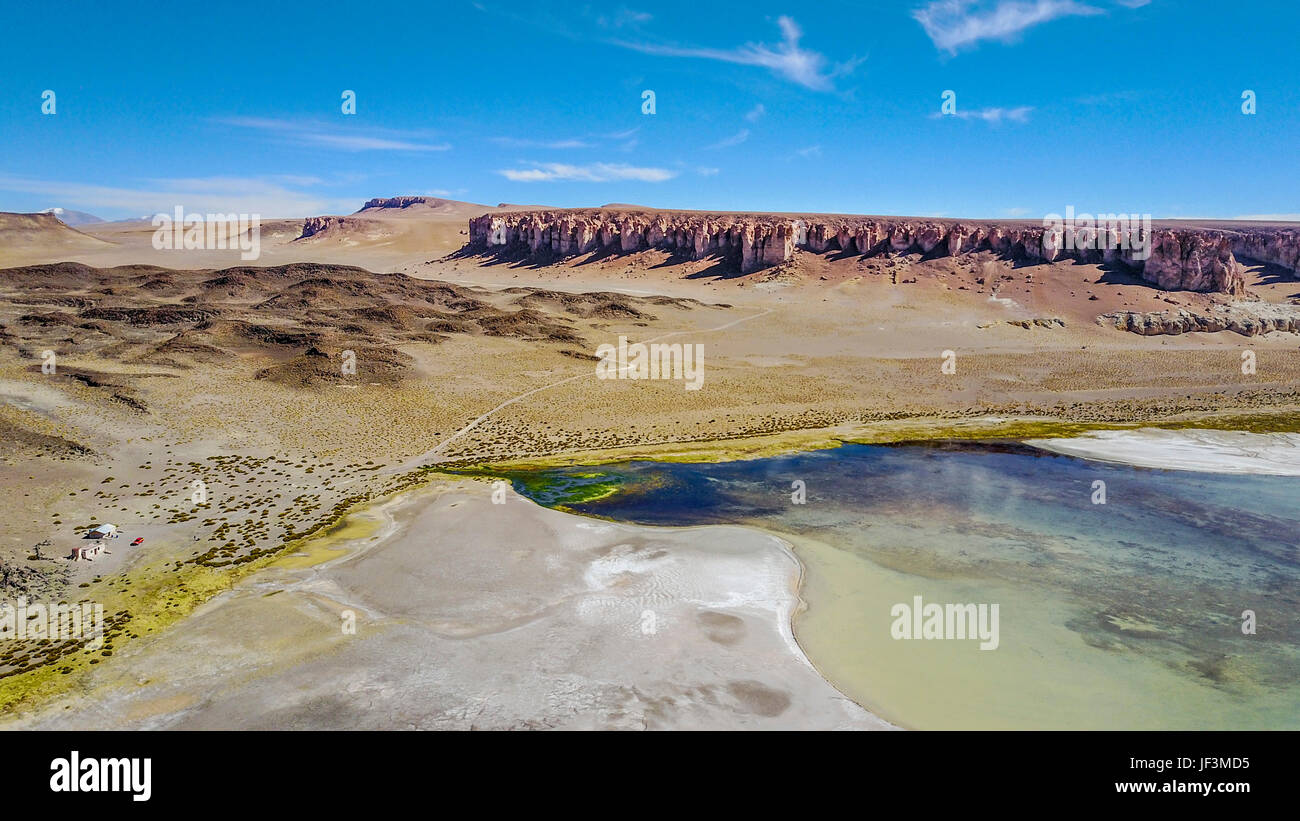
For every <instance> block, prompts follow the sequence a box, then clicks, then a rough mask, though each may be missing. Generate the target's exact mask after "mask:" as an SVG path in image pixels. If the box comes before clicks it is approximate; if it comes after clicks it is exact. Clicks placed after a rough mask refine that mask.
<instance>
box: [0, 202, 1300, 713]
mask: <svg viewBox="0 0 1300 821" xmlns="http://www.w3.org/2000/svg"><path fill="white" fill-rule="evenodd" d="M628 210H629V208H625V207H619V208H618V209H615V211H616V212H619V213H625V212H627V211H628ZM642 211H645V209H642ZM523 212H529V213H531V212H532V210H531V209H525V208H516V207H509V206H502V207H498V208H491V207H488V206H477V205H473V204H470V203H457V202H453V201H448V200H439V199H434V198H396V199H391V200H374V201H371V203H369V204H368V205H367V207H365V208H363V209H362V210H360V211H359V212H358V213H356V214H352V215H347V216H327V217H312V218H308V219H305V220H280V221H274V222H269V223H266V224H263V226H262V235H261V256H260V258H259V259H258V260H256V261H251V262H250V261H244V260H241V259H240V258H239V253H238V251H230V250H214V251H167V250H155V249H154V248H153V247H152V244H151V241H150V240H151V236H152V233H153V229H152V227H151V226H150V225H149V223H147V222H143V221H139V222H123V223H97V224H89V225H82V226H79V228H75V229H74V228H71V227H69V226H66V225H64V224H63V223H61V222H59V221H58V220H57V219H56V218H55V217H54V216H53V215H49V214H46V215H12V214H5V215H0V265H3V266H4V269H3V270H0V386H2V387H3V391H2V393H3V402H2V403H0V434H2V435H0V458H2V459H3V462H2V463H0V491H3V492H2V493H0V500H2V501H0V513H3V515H4V518H5V520H6V521H7V522H8V527H7V528H6V529H5V531H4V533H3V534H2V535H0V567H3V571H2V575H0V584H3V585H4V590H3V593H4V596H5V597H8V598H12V597H14V596H17V595H28V596H31V597H37V596H45V597H50V596H62V597H64V598H67V599H69V600H72V599H76V598H82V597H85V598H93V599H95V600H96V601H101V602H103V603H105V609H106V612H107V613H108V614H109V624H110V627H109V630H108V642H107V646H106V647H105V648H104V649H102V650H98V651H95V652H93V653H92V652H90V651H85V650H82V649H79V647H78V646H77V645H76V644H75V643H74V642H64V643H50V644H48V645H46V646H44V647H43V649H42V651H40V652H32V651H28V650H21V651H20V650H7V651H6V653H7V655H0V708H2V709H4V710H6V711H10V712H13V711H18V712H22V711H23V710H26V709H28V708H30V707H31V706H32V705H34V704H37V703H39V702H40V701H41V699H43V698H45V697H55V696H57V695H58V694H59V693H61V692H63V691H65V690H66V689H67V687H68V686H69V684H68V682H69V681H85V679H84V678H83V677H86V676H91V675H94V674H95V673H94V668H92V667H91V665H96V666H99V665H103V667H104V669H105V670H110V669H115V668H113V667H112V665H113V664H114V659H113V658H112V656H113V654H114V653H116V652H119V651H120V650H121V649H122V648H123V647H130V646H134V642H132V641H131V640H132V639H136V638H142V637H146V636H155V637H157V636H163V635H165V634H167V633H168V631H167V628H169V627H170V626H172V625H174V624H175V623H176V622H177V621H179V620H180V619H181V618H182V617H183V616H185V615H186V614H188V613H190V612H192V611H194V610H195V609H196V608H200V607H203V606H205V604H204V603H205V602H208V601H210V600H211V598H212V596H214V595H215V594H217V593H219V592H221V591H227V590H231V589H233V588H232V586H233V585H235V584H236V583H237V582H238V581H239V580H240V579H242V578H244V577H245V576H247V575H248V574H251V573H252V572H253V571H256V570H259V569H261V568H265V567H266V566H267V565H269V564H271V563H273V562H277V561H283V560H284V556H285V554H286V549H289V548H292V549H298V548H300V547H301V546H302V544H303V542H301V541H300V540H302V539H303V538H304V537H305V536H307V535H309V534H312V533H319V532H321V530H322V529H325V528H328V527H330V526H333V525H335V524H337V522H338V519H339V517H340V515H341V514H342V513H344V512H345V511H347V510H349V509H352V508H354V507H355V506H357V505H361V504H364V503H366V502H368V501H371V500H376V499H379V498H381V497H386V496H387V495H388V494H391V493H393V492H395V491H397V490H400V489H403V488H409V487H413V486H415V485H417V484H419V483H421V482H424V481H426V480H427V478H428V476H427V475H426V474H425V473H423V472H422V471H421V469H422V468H429V467H438V466H448V465H466V464H476V463H483V462H528V461H536V460H542V459H549V460H563V459H571V460H577V459H579V458H582V459H607V458H614V457H618V456H628V455H635V454H659V455H665V454H668V455H675V456H677V457H679V458H694V456H702V455H707V454H708V453H710V452H717V451H719V450H721V451H725V452H729V453H730V454H731V455H736V454H744V453H759V452H768V451H771V450H772V449H780V448H782V447H787V446H795V445H801V446H808V445H815V444H816V443H817V442H822V441H830V440H834V439H837V438H846V439H847V438H856V439H862V440H872V439H877V440H879V439H900V438H929V437H943V436H964V435H971V436H985V435H1000V432H1011V428H1009V427H1008V426H1012V427H1014V426H1016V425H1020V426H1022V427H1023V428H1024V432H1025V433H1027V434H1032V433H1035V432H1043V431H1047V432H1051V431H1052V430H1064V429H1068V428H1069V426H1070V425H1081V426H1091V427H1097V426H1107V425H1129V424H1134V423H1139V422H1144V423H1157V424H1174V423H1177V424H1200V425H1210V424H1212V422H1213V420H1214V419H1224V418H1229V417H1231V418H1232V419H1233V420H1234V424H1235V425H1236V426H1237V427H1245V428H1249V427H1251V426H1257V427H1259V428H1260V429H1268V430H1298V429H1300V428H1297V427H1296V420H1297V419H1300V390H1298V386H1300V336H1297V335H1296V333H1293V332H1291V331H1288V330H1270V329H1271V328H1294V327H1296V321H1297V320H1296V317H1297V316H1298V315H1300V279H1297V278H1296V275H1295V272H1294V270H1292V269H1288V268H1286V267H1285V266H1283V265H1280V264H1278V263H1276V262H1269V261H1262V260H1259V259H1253V258H1250V257H1245V256H1241V257H1240V258H1237V259H1235V260H1234V261H1233V264H1234V265H1236V266H1237V268H1235V269H1233V271H1234V272H1235V273H1234V274H1233V275H1234V276H1236V277H1239V287H1235V286H1234V287H1233V288H1231V289H1230V290H1231V291H1232V292H1211V291H1192V290H1166V289H1164V288H1162V287H1159V286H1158V285H1157V284H1153V283H1152V282H1148V281H1147V280H1145V279H1143V277H1142V276H1141V275H1139V273H1137V272H1135V271H1134V270H1132V269H1131V268H1129V267H1127V266H1125V265H1122V264H1117V263H1116V262H1115V261H1113V260H1111V261H1107V260H1104V259H1100V260H1089V259H1079V258H1061V259H1057V260H1053V261H1047V260H1044V259H1026V258H1023V256H1019V257H1018V256H1017V254H1015V253H1013V252H1011V251H1010V250H1008V249H1003V250H999V249H997V248H988V247H980V246H978V245H976V246H972V247H970V248H963V247H961V245H960V243H959V244H958V247H957V248H956V251H957V253H954V254H941V253H933V246H932V248H931V249H930V250H929V251H926V250H921V249H920V248H919V247H914V246H913V245H912V244H907V245H904V246H903V247H902V248H898V249H893V248H890V249H887V250H884V251H882V252H879V253H856V252H850V251H851V250H852V249H846V248H843V247H833V248H832V247H827V248H826V249H824V250H822V251H815V250H812V249H810V248H802V247H795V248H792V250H791V252H790V255H789V258H788V259H783V260H781V261H780V262H779V263H776V264H772V265H767V266H764V267H759V268H756V269H754V270H750V271H745V270H743V269H745V268H746V267H747V266H746V265H744V264H742V262H741V261H740V260H739V259H738V258H733V257H732V256H729V254H728V253H726V252H725V251H721V250H719V251H718V253H709V248H708V247H707V244H706V246H705V248H704V249H703V251H704V253H701V254H696V253H684V252H682V251H681V250H680V249H676V248H668V247H659V246H646V247H642V244H641V243H633V244H632V245H631V246H630V247H626V248H625V247H623V246H620V248H619V249H618V250H617V252H615V251H613V250H610V249H607V248H592V249H588V250H586V251H582V249H580V248H579V249H577V251H576V252H575V251H574V249H572V248H567V249H566V252H565V253H562V254H560V253H557V254H550V255H548V254H536V253H532V252H531V251H529V250H527V249H525V250H523V251H521V250H520V249H519V248H517V247H515V248H510V247H505V248H497V249H493V248H487V247H483V246H481V245H475V244H473V243H471V242H470V240H471V235H470V220H471V219H474V218H476V217H481V216H483V215H493V216H509V215H512V214H515V215H518V214H519V213H523ZM665 213H667V212H665ZM1015 227H1016V226H1009V228H1008V230H1010V229H1011V228H1015ZM1243 227H1244V228H1254V227H1256V226H1241V225H1236V226H1233V225H1227V224H1219V225H1214V226H1209V227H1208V228H1205V229H1204V230H1209V231H1225V230H1234V231H1235V230H1239V229H1242V228H1243ZM1283 229H1286V226H1282V227H1280V228H1279V230H1283ZM1157 230H1169V231H1183V230H1201V228H1198V227H1197V226H1188V225H1178V226H1160V225H1157ZM1225 247H1226V246H1225ZM714 250H718V249H714ZM1180 312H1181V313H1180ZM1130 316H1138V317H1139V319H1138V320H1132V319H1129V317H1130ZM1148 316H1155V317H1159V318H1158V319H1146V317H1148ZM1180 317H1182V319H1180ZM1187 317H1201V318H1202V319H1200V320H1191V319H1187ZM1207 317H1208V318H1211V319H1212V318H1214V317H1219V319H1218V320H1216V321H1210V320H1207V319H1205V318H1207ZM1099 318H1101V319H1100V320H1099ZM1265 320H1267V322H1266V321H1265ZM1268 322H1271V323H1272V324H1268ZM1121 328H1125V329H1131V330H1136V331H1137V332H1136V333H1135V332H1130V330H1121ZM1195 328H1206V329H1217V330H1193V329H1195ZM1185 331H1186V332H1185ZM620 336H626V337H627V338H628V340H630V341H633V342H635V341H645V342H649V341H653V340H658V339H664V340H665V341H671V342H680V343H686V344H698V345H702V346H703V351H704V354H705V359H704V366H703V367H704V370H703V374H704V378H703V383H702V388H701V389H700V390H693V391H688V390H685V389H684V386H683V383H682V382H681V381H676V380H657V381H642V380H630V379H618V380H606V379H598V378H597V376H596V371H595V361H596V355H595V351H596V348H597V346H599V345H601V344H603V343H614V342H616V341H617V339H618V337H620ZM1244 354H1245V355H1246V356H1245V357H1244V356H1243V355H1244ZM1246 358H1249V359H1250V361H1251V364H1252V365H1253V367H1250V368H1244V367H1243V364H1244V362H1245V360H1246ZM945 363H947V364H948V365H949V368H948V370H951V369H953V368H954V367H955V371H954V372H951V373H949V372H946V370H945V367H944V366H945ZM1018 430H1019V429H1016V431H1018ZM692 454H694V456H693V455H692ZM466 498H467V499H468V498H477V497H473V496H472V494H471V496H469V497H466ZM473 503H475V504H480V503H482V502H481V500H478V501H475V502H473ZM93 522H113V523H115V524H117V525H118V526H119V527H120V528H121V530H122V532H123V535H124V538H122V539H118V540H115V541H114V542H113V543H111V547H110V552H109V553H107V554H103V555H100V556H98V557H96V558H95V559H94V560H93V561H89V562H87V561H79V562H70V561H68V560H66V559H65V558H64V557H65V556H66V555H67V554H68V553H69V551H70V550H71V548H72V547H73V546H74V545H76V544H80V543H82V542H83V541H84V540H83V538H82V537H83V534H84V531H85V530H86V529H87V528H88V526H89V525H90V524H91V523H93ZM137 537H143V538H144V542H143V544H141V545H139V546H136V547H132V546H128V542H129V541H130V540H133V539H135V538H137ZM41 543H43V544H42V546H41V547H40V548H39V556H38V555H37V554H38V548H37V545H38V544H41ZM443 547H444V548H445V549H446V550H447V551H452V552H454V549H455V547H456V546H455V545H446V544H444V546H443ZM593 549H594V548H593ZM449 555H450V554H449ZM593 555H594V554H593ZM591 558H592V557H590V556H588V557H587V559H591ZM348 572H354V571H348ZM579 575H581V574H580V573H579ZM371 581H372V582H373V579H372V580H371ZM444 581H445V580H444ZM300 582H301V580H300V579H295V581H294V583H295V584H297V583H300ZM332 583H337V584H339V585H343V586H344V587H346V586H347V585H348V584H349V583H350V581H349V580H347V579H334V580H333V582H332ZM364 587H365V585H364V584H363V585H361V587H359V588H356V589H358V590H360V589H363V588H364ZM240 591H242V592H239V593H238V594H237V595H239V596H243V597H247V596H248V595H250V594H249V593H248V590H247V589H246V588H240ZM232 595H233V594H232ZM539 595H540V594H539ZM552 595H555V596H560V594H559V593H556V592H555V591H551V592H548V593H547V594H546V596H552ZM543 598H545V596H544V597H543ZM561 598H562V596H561ZM262 606H265V605H262ZM204 612H207V611H204ZM706 621H707V619H706ZM721 621H725V619H721V620H719V621H718V623H721ZM706 626H707V625H706ZM435 632H436V630H435ZM159 640H160V639H159ZM174 640H175V639H169V641H174ZM688 643H689V642H688ZM190 649H194V648H190ZM189 651H190V650H188V649H187V650H186V652H189ZM147 667H148V665H147V664H146V665H145V666H144V667H141V668H140V669H142V670H143V669H146V668H147ZM105 675H108V673H105ZM205 675H206V674H205ZM293 675H294V676H296V675H298V674H297V673H295V674H293ZM792 675H793V674H792ZM292 678H293V677H292V676H290V679H292ZM791 681H793V679H791ZM101 683H102V681H101ZM286 686H289V685H286ZM710 686H714V685H712V684H711V685H710ZM717 686H726V685H725V683H724V684H720V685H717ZM739 686H740V689H739V690H733V693H732V695H733V697H734V698H735V699H739V701H741V702H746V703H751V704H752V703H756V702H754V700H755V699H758V701H759V702H761V701H762V700H763V697H764V696H762V694H763V693H767V692H768V689H762V688H769V689H770V682H769V683H768V684H763V685H761V687H760V689H759V690H754V689H753V688H752V687H749V685H745V684H743V683H742V684H741V685H739ZM790 686H791V687H792V688H796V689H797V687H802V686H804V685H795V684H791V685H790ZM808 686H809V687H811V686H812V685H808ZM747 688H748V689H747ZM808 692H810V693H812V692H813V690H809V691H808ZM736 693H739V695H736ZM753 693H759V694H760V695H759V696H753V695H752V694H753ZM825 695H826V694H824V693H822V694H814V695H810V696H809V698H813V699H819V698H823V697H824V696H825ZM832 695H833V694H832ZM699 698H702V697H700V696H699V694H696V695H695V696H692V699H696V700H698V699H699ZM747 699H748V701H746V700H747ZM696 700H692V701H691V702H690V703H691V704H692V705H693V704H696ZM704 701H705V702H707V699H704ZM178 703H179V702H178ZM700 703H703V702H700ZM188 704H189V703H188V702H186V707H187V708H188ZM461 707H463V705H461ZM161 709H162V708H161V707H159V706H158V705H153V706H151V707H149V710H150V711H151V712H150V713H149V715H155V714H157V713H158V711H159V710H161ZM177 709H178V710H179V709H181V708H180V707H178V708H177ZM223 709H224V708H223ZM692 709H693V708H692ZM701 709H703V708H701ZM763 709H766V708H765V707H763V705H762V704H759V705H758V707H756V708H755V711H756V713H757V714H759V715H762V713H763ZM809 709H813V708H809ZM816 710H821V711H823V712H821V713H818V714H819V715H823V716H830V715H831V713H832V712H833V711H829V712H828V710H829V708H825V707H824V705H823V706H820V707H817V708H816ZM528 714H529V710H528V708H527V706H526V705H524V706H520V707H519V708H518V709H517V710H515V711H513V712H512V711H510V710H507V711H505V712H503V713H502V714H501V715H499V716H498V717H497V718H498V720H499V723H500V724H502V725H514V724H518V723H520V722H524V721H526V720H527V718H526V717H527V715H528ZM223 715H224V714H223ZM637 715H638V718H636V721H638V722H639V721H640V720H641V718H640V717H639V716H640V714H639V713H638V714H637ZM845 715H846V716H848V714H845ZM840 718H843V720H845V721H849V720H850V719H851V720H853V721H858V720H860V718H861V717H857V716H848V717H844V716H841V717H840ZM840 718H836V719H835V720H834V721H832V720H831V719H829V718H828V719H827V721H828V722H829V723H830V724H832V725H833V724H835V722H836V721H839V720H840ZM552 719H554V720H553V721H552ZM269 720H270V719H268V721H269ZM629 720H631V719H629ZM712 720H713V719H712V718H710V719H709V721H712ZM818 720H820V719H818ZM214 721H216V719H214ZM439 721H441V719H434V718H430V722H431V723H434V724H436V723H438V722H439ZM547 721H548V722H549V723H550V724H552V725H555V726H559V725H564V724H565V722H564V721H562V720H560V719H559V718H555V717H554V716H549V714H548V718H547ZM187 722H189V719H187V720H186V722H181V723H187ZM146 723H147V722H146ZM164 723H165V722H164ZM192 723H193V725H194V726H209V725H205V724H204V720H202V719H194V720H193V722H192ZM216 723H218V724H219V723H220V722H219V721H217V722H216ZM450 723H452V724H456V726H460V724H462V723H463V724H469V723H472V722H470V721H469V720H468V719H467V720H465V721H464V722H459V723H457V722H450ZM652 723H653V722H652ZM706 723H707V722H706ZM250 724H253V725H256V724H257V722H256V721H252V722H250Z"/></svg>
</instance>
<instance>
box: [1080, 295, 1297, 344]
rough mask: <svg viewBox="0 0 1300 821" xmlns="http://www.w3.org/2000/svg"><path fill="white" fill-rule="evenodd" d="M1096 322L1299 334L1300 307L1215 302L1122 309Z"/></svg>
mask: <svg viewBox="0 0 1300 821" xmlns="http://www.w3.org/2000/svg"><path fill="white" fill-rule="evenodd" d="M1097 324H1099V325H1104V326H1106V327H1113V328H1116V329H1117V330H1121V331H1128V332H1130V333H1135V334H1141V335H1142V336H1160V335H1165V334H1168V335H1178V334H1185V333H1192V332H1194V331H1201V332H1204V333H1217V332H1218V331H1232V332H1233V333H1238V334H1241V335H1242V336H1258V335H1260V334H1266V333H1269V332H1271V331H1290V332H1292V333H1300V306H1295V305H1277V304H1273V303H1267V302H1238V303H1235V304H1233V305H1215V306H1213V307H1212V308H1210V309H1209V310H1207V311H1203V312H1197V311H1188V310H1186V309H1181V308H1180V309H1178V310H1176V311H1175V310H1169V311H1155V312H1152V313H1142V312H1138V311H1120V312H1117V313H1111V314H1102V315H1101V316H1099V317H1097Z"/></svg>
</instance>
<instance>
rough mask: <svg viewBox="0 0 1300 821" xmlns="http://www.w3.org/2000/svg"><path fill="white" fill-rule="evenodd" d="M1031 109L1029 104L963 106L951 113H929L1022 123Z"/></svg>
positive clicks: (989, 121) (932, 116) (938, 117)
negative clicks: (1004, 106) (989, 106)
mask: <svg viewBox="0 0 1300 821" xmlns="http://www.w3.org/2000/svg"><path fill="white" fill-rule="evenodd" d="M1033 110H1034V107H1033V106H1029V105H1022V106H1016V107H1015V108H996V107H995V108H963V109H958V110H957V111H955V112H953V113H952V114H940V113H939V112H935V113H933V114H931V115H930V118H931V119H943V118H944V117H956V118H958V119H961V120H983V121H984V122H986V123H1000V122H1002V121H1003V120H1010V121H1011V122H1013V123H1024V122H1028V121H1029V112H1031V111H1033Z"/></svg>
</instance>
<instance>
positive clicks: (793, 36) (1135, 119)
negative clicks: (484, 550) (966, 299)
mask: <svg viewBox="0 0 1300 821" xmlns="http://www.w3.org/2000/svg"><path fill="white" fill-rule="evenodd" d="M166 8H167V10H166V12H165V13H160V12H158V11H156V10H154V9H153V8H146V7H145V6H144V5H143V4H141V5H140V7H139V10H133V9H132V8H131V7H130V6H128V5H126V4H110V3H84V4H82V3H76V2H72V3H59V4H46V3H21V4H17V3H16V4H10V7H9V8H8V9H7V10H6V15H5V16H6V23H7V24H8V25H7V31H6V32H5V34H6V36H5V48H4V49H3V50H0V78H3V79H0V125H2V126H3V127H2V128H0V210H6V211H34V210H40V209H43V208H47V207H52V206H62V207H66V208H75V209H78V210H84V211H89V212H91V213H95V214H98V215H100V216H103V217H106V218H124V217H136V216H141V215H144V214H152V213H155V212H157V211H167V212H170V211H171V210H173V209H174V208H175V206H177V205H182V206H184V207H185V208H187V209H189V210H198V211H222V212H231V211H235V212H247V213H253V212H256V213H260V214H261V215H262V216H264V217H289V216H307V215H311V214H322V213H348V212H351V211H354V210H356V209H357V208H359V207H360V205H361V203H362V202H363V201H364V200H365V199H368V198H370V197H374V196H392V195H399V194H433V195H436V196H445V197H450V198H453V199H464V200H469V201H473V202H482V203H489V204H496V203H498V202H514V203H538V204H546V205H557V206H591V205H600V204H604V203H609V202H623V203H637V204H644V205H650V206H655V207H661V208H697V209H719V210H753V211H762V210H767V211H774V210H781V211H822V212H844V213H871V214H907V215H934V216H953V217H1025V218H1030V219H1038V218H1041V217H1042V215H1044V214H1046V213H1050V212H1064V211H1065V208H1066V207H1067V206H1069V205H1073V206H1074V207H1075V208H1076V210H1078V211H1087V212H1093V213H1096V212H1130V213H1151V214H1153V215H1155V216H1156V217H1157V218H1161V217H1179V216H1182V217H1221V218H1234V217H1250V216H1264V215H1270V216H1271V215H1291V216H1290V218H1291V219H1300V151H1298V150H1297V143H1298V142H1300V48H1298V46H1300V8H1298V6H1297V4H1296V3H1294V2H1293V0H1277V1H1276V2H1275V1H1274V0H1242V2H1235V3H1227V4H1225V3H1219V2H1210V0H1191V1H1189V0H1181V1H1179V0H1145V1H1144V0H939V1H938V2H930V1H929V0H918V1H917V2H844V1H843V0H823V2H819V3H817V4H816V5H815V6H813V7H809V6H806V5H802V4H796V3H790V2H781V3H767V2H758V3H720V2H711V3H699V2H694V3H688V2H663V1H661V2H656V3H654V4H647V3H641V2H638V0H630V2H629V3H628V4H627V5H619V4H612V5H604V4H602V5H598V4H592V5H583V4H582V3H581V2H579V3H551V4H547V3H529V4H525V3H522V2H517V3H502V2H498V0H478V1H477V2H441V3H440V2H429V3H411V4H382V5H380V6H375V7H367V6H366V5H365V4H359V3H356V2H349V3H340V4H333V3H329V2H318V3H313V4H310V5H302V4H273V3H242V2H230V3H225V4H218V5H213V4H209V3H202V4H171V5H168V6H167V7H166ZM814 12H815V13H814ZM46 89H49V90H52V91H54V92H55V95H56V96H55V113H54V114H52V115H46V114H42V112H41V106H42V93H43V92H44V91H45V90H46ZM348 89H350V90H353V91H355V92H356V97H357V100H356V114H354V115H345V114H343V113H342V111H341V105H342V99H341V95H342V93H343V91H344V90H348ZM647 89H648V90H653V91H654V93H655V113H654V114H653V115H649V114H643V113H642V105H643V102H642V92H643V91H644V90H647ZM1247 89H1249V90H1251V91H1253V92H1254V93H1255V97H1256V113H1255V114H1253V115H1246V114H1243V113H1242V102H1243V101H1242V93H1243V91H1245V90H1247ZM946 90H951V91H953V92H955V94H956V111H957V114H956V115H955V116H949V115H943V114H941V113H940V107H941V105H942V102H943V101H942V95H943V93H944V91H946Z"/></svg>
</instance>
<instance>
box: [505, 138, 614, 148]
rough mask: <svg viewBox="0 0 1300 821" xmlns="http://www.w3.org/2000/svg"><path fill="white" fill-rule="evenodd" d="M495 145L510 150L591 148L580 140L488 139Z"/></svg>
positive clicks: (589, 144)
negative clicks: (506, 147)
mask: <svg viewBox="0 0 1300 821" xmlns="http://www.w3.org/2000/svg"><path fill="white" fill-rule="evenodd" d="M488 139H489V140H491V141H492V142H494V143H496V144H497V145H505V146H510V147H512V148H557V149H558V148H591V143H588V142H583V141H582V140H576V139H570V140H521V139H517V138H515V137H489V138H488Z"/></svg>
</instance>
